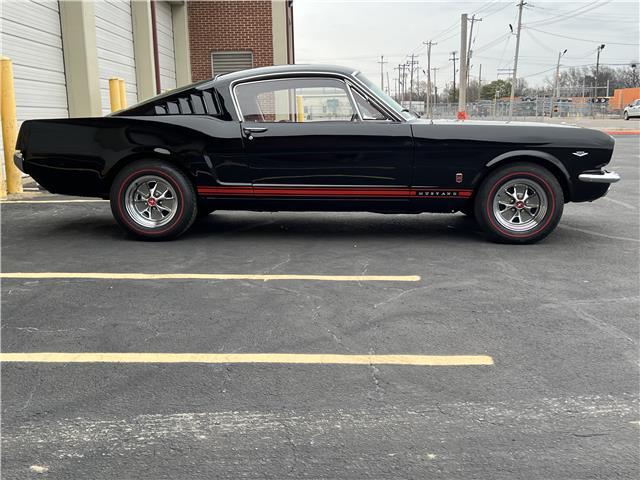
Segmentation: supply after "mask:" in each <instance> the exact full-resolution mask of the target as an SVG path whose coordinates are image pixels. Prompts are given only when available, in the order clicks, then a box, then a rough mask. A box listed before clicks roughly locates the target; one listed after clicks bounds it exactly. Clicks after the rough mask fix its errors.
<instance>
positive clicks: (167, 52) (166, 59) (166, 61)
mask: <svg viewBox="0 0 640 480" xmlns="http://www.w3.org/2000/svg"><path fill="white" fill-rule="evenodd" d="M155 7H156V32H157V38H158V63H159V64H160V89H161V90H162V91H165V90H171V89H174V88H176V51H175V47H174V44H173V19H172V15H171V13H172V12H171V4H170V3H169V2H155Z"/></svg>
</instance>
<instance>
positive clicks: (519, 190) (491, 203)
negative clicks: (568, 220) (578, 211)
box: [475, 163, 564, 244]
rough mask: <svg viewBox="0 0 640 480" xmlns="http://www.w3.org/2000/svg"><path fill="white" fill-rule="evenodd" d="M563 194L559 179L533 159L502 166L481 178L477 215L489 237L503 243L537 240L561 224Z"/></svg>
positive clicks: (476, 208)
mask: <svg viewBox="0 0 640 480" xmlns="http://www.w3.org/2000/svg"><path fill="white" fill-rule="evenodd" d="M563 209H564V194H563V191H562V187H561V186H560V183H559V182H558V179H557V178H556V177H555V176H554V175H553V174H552V173H551V172H549V171H548V170H547V169H545V168H543V167H540V166H538V165H535V164H530V163H517V164H511V165H508V166H506V167H503V168H500V169H498V170H496V171H494V172H492V173H491V174H489V176H488V177H487V178H486V179H485V180H484V181H483V182H482V184H481V186H480V188H479V190H478V192H477V195H476V200H475V217H476V220H477V221H478V223H479V224H480V226H481V227H482V229H483V230H484V232H485V234H486V235H487V237H488V238H489V239H491V240H493V241H496V242H500V243H514V244H528V243H535V242H538V241H540V240H542V239H543V238H545V237H546V236H547V235H549V234H550V233H551V232H552V231H553V230H554V229H555V228H556V226H557V225H558V222H559V221H560V218H561V217H562V211H563Z"/></svg>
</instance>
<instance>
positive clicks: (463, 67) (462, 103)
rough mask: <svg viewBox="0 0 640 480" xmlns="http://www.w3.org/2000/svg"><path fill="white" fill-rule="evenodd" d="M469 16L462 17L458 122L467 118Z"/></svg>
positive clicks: (464, 14)
mask: <svg viewBox="0 0 640 480" xmlns="http://www.w3.org/2000/svg"><path fill="white" fill-rule="evenodd" d="M466 110H467V14H466V13H463V14H462V15H460V87H459V94H458V120H464V119H466V118H467V112H466Z"/></svg>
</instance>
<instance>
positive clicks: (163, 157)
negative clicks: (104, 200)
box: [104, 149, 197, 192]
mask: <svg viewBox="0 0 640 480" xmlns="http://www.w3.org/2000/svg"><path fill="white" fill-rule="evenodd" d="M163 150H164V149H163ZM141 160H156V161H159V162H166V163H169V164H171V165H172V166H174V167H176V168H177V169H179V170H180V171H181V172H182V173H184V174H185V176H186V177H187V178H188V179H189V181H190V182H191V183H192V184H193V187H194V188H196V187H197V185H196V179H195V177H194V176H193V174H192V172H191V171H190V170H189V169H188V168H187V167H186V166H185V165H184V164H183V163H182V162H180V161H179V159H177V158H176V157H175V156H174V155H171V154H170V153H169V152H168V151H167V153H164V152H163V153H159V152H157V151H152V152H136V153H132V154H130V155H127V156H125V157H123V158H121V159H120V160H118V162H116V164H115V165H114V166H113V167H111V168H110V169H109V171H108V172H107V173H106V175H105V177H104V183H105V187H106V191H107V192H109V190H110V189H111V185H112V184H113V181H114V179H115V178H116V176H117V175H118V173H120V172H121V171H122V170H123V169H124V168H125V167H127V166H128V165H131V164H132V163H134V162H136V161H141Z"/></svg>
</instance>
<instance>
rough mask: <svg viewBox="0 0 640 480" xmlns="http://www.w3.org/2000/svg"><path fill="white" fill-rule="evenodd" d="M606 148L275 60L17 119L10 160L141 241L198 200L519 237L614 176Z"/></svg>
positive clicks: (556, 128)
mask: <svg viewBox="0 0 640 480" xmlns="http://www.w3.org/2000/svg"><path fill="white" fill-rule="evenodd" d="M613 146H614V140H613V138H612V137H611V136H609V135H607V134H605V133H603V132H600V131H595V130H589V129H584V128H577V127H571V126H563V125H553V126H551V125H546V124H534V123H518V122H488V121H430V120H427V119H421V118H419V117H418V116H417V115H415V114H414V113H412V112H410V111H408V110H406V109H403V108H402V107H401V106H400V105H399V104H398V103H396V102H395V101H394V100H393V99H392V98H391V97H390V96H389V95H387V94H386V93H384V92H383V91H382V90H380V89H379V88H378V87H377V86H376V85H375V84H374V83H372V82H371V81H370V80H368V79H367V78H366V77H365V76H364V75H362V73H359V72H357V71H354V70H353V69H347V68H343V67H334V66H312V65H286V66H278V67H267V68H257V69H253V70H245V71H241V72H236V73H230V74H225V75H219V76H216V77H215V78H213V79H211V80H207V81H203V82H199V83H195V84H193V85H190V86H188V87H185V88H179V89H176V90H172V91H170V92H168V93H166V94H163V95H160V96H157V97H154V98H152V99H151V100H148V101H145V102H142V103H139V104H137V105H135V106H133V107H131V108H128V109H124V110H121V111H119V112H115V113H112V114H111V115H108V116H106V117H103V118H69V119H56V120H33V121H26V122H24V123H23V124H22V127H21V129H20V134H19V137H18V142H17V152H16V156H15V162H16V164H17V165H18V167H19V168H20V169H21V170H22V171H23V172H26V173H28V174H29V175H31V176H32V177H33V178H34V179H35V180H36V181H37V182H38V183H39V184H40V185H42V186H43V187H44V188H45V189H47V190H49V191H50V192H54V193H60V194H66V195H81V196H96V197H101V198H105V199H107V198H108V199H109V200H110V202H111V209H112V212H113V215H114V217H115V219H116V220H117V221H118V223H119V224H120V225H121V226H122V227H124V229H125V230H127V231H128V232H130V233H131V234H132V235H133V236H136V237H141V238H145V239H167V238H173V237H177V236H179V235H180V234H182V233H184V232H185V231H186V230H187V229H188V228H189V227H190V226H191V224H192V223H193V222H194V220H195V219H196V217H197V216H202V215H207V214H209V213H210V212H212V211H213V210H254V211H281V210H298V211H300V210H303V211H370V212H381V213H420V212H449V213H451V212H457V211H460V212H463V213H465V214H467V215H471V216H473V217H475V219H476V220H477V221H478V223H479V224H480V225H481V227H482V228H483V229H484V231H485V232H486V234H487V236H488V237H489V238H490V239H493V240H496V241H502V242H511V243H532V242H535V241H538V240H540V239H542V238H544V237H545V236H547V235H548V234H549V233H550V232H551V231H552V230H553V229H554V228H555V227H556V225H557V224H558V222H559V220H560V217H561V215H562V210H563V206H564V204H565V203H566V202H586V201H592V200H595V199H597V198H600V197H602V196H603V195H605V194H606V193H607V190H608V188H609V186H610V184H611V183H613V182H615V181H617V180H618V179H619V176H618V175H617V174H616V173H613V172H607V171H605V170H603V167H604V166H605V165H607V164H608V163H609V161H610V160H611V155H612V152H613Z"/></svg>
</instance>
